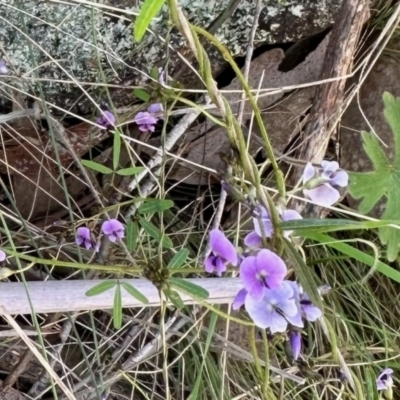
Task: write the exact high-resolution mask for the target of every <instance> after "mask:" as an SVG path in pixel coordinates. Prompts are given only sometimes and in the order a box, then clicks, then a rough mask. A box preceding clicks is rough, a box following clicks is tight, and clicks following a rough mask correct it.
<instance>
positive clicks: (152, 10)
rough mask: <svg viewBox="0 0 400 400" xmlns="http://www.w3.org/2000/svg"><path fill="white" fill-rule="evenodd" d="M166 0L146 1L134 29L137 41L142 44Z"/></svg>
mask: <svg viewBox="0 0 400 400" xmlns="http://www.w3.org/2000/svg"><path fill="white" fill-rule="evenodd" d="M164 2H165V0H145V1H144V3H143V5H142V7H141V9H140V11H139V15H138V17H137V18H136V21H135V23H134V28H133V34H134V37H135V40H136V41H137V42H140V41H141V40H142V38H143V36H144V34H145V32H146V29H147V28H148V27H149V25H150V22H151V20H152V19H153V18H154V17H155V16H156V15H157V14H158V13H159V11H160V10H161V7H162V6H163V4H164Z"/></svg>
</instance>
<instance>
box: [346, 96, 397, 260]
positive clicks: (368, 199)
mask: <svg viewBox="0 0 400 400" xmlns="http://www.w3.org/2000/svg"><path fill="white" fill-rule="evenodd" d="M383 103H384V106H385V109H384V114H385V117H386V120H387V122H388V123H389V125H390V127H391V128H392V132H393V137H394V144H395V156H394V160H391V159H388V158H387V156H386V154H385V153H386V151H385V150H384V149H383V148H382V146H381V144H380V142H379V141H378V139H377V138H376V136H375V135H374V134H372V133H367V132H362V138H363V142H364V146H363V147H364V150H365V152H366V153H367V155H368V157H369V158H370V159H371V161H372V163H373V166H374V171H371V172H352V173H350V186H349V192H350V194H351V195H352V196H353V197H354V198H355V199H362V201H361V204H360V206H359V211H360V212H361V213H363V214H366V213H368V212H369V211H371V210H372V208H373V207H374V206H375V205H376V204H377V203H378V201H380V200H381V199H382V198H384V199H385V200H386V209H385V212H384V213H383V215H382V219H383V220H392V221H396V220H397V221H398V220H399V219H400V98H394V97H393V96H392V95H391V94H390V93H387V92H385V93H384V94H383ZM378 134H379V132H378ZM379 237H380V239H381V242H382V243H383V244H384V245H386V247H387V258H388V260H389V261H394V260H395V259H396V257H397V254H398V249H399V244H400V230H398V229H396V228H391V227H383V228H380V229H379Z"/></svg>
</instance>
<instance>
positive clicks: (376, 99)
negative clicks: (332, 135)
mask: <svg viewBox="0 0 400 400" xmlns="http://www.w3.org/2000/svg"><path fill="white" fill-rule="evenodd" d="M355 80H356V78H354V80H353V82H350V83H354V81H355ZM385 91H387V92H389V93H391V94H393V95H394V96H395V97H399V96H400V64H399V61H398V60H397V59H393V58H391V57H389V56H382V57H381V59H380V60H378V62H377V63H376V64H375V66H374V67H373V69H372V70H371V72H370V74H369V75H368V77H367V79H366V80H365V82H364V84H363V85H362V87H361V89H360V92H359V95H358V98H357V97H356V98H354V99H353V101H352V102H351V104H350V105H349V107H348V108H347V110H346V112H345V113H344V115H343V117H342V121H341V129H340V143H341V146H340V149H341V157H340V161H341V164H340V165H341V167H342V168H344V169H348V170H350V171H357V172H361V171H362V172H366V171H371V170H372V169H373V166H372V164H371V160H370V159H369V157H368V156H367V155H366V154H365V152H364V149H363V142H362V138H361V131H367V132H371V131H372V129H371V127H372V128H373V130H374V131H375V134H376V135H377V136H378V137H379V138H380V140H381V141H383V143H385V145H386V146H387V147H385V148H384V149H385V150H384V151H385V153H386V154H387V156H388V157H389V158H393V156H394V139H393V133H392V131H391V129H390V127H389V125H388V123H387V122H386V119H385V116H384V114H383V107H384V105H383V100H382V95H383V93H384V92H385ZM358 100H359V104H358ZM360 108H361V110H362V112H363V114H364V115H363V114H362V113H361V111H360ZM367 121H368V122H369V124H368V122H367ZM348 201H349V203H350V205H351V206H352V207H356V206H357V204H358V202H357V201H355V200H354V199H352V198H351V196H348ZM382 206H384V204H383V205H382V204H381V205H380V204H378V205H377V206H376V207H375V208H374V210H373V212H372V215H374V216H376V217H379V215H381V214H382V211H383V210H382Z"/></svg>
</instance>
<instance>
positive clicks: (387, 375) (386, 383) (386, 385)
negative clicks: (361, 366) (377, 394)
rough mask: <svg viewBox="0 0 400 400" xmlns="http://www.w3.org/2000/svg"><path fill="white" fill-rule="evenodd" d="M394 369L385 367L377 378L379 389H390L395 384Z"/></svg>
mask: <svg viewBox="0 0 400 400" xmlns="http://www.w3.org/2000/svg"><path fill="white" fill-rule="evenodd" d="M392 375H393V370H392V369H391V368H385V369H384V370H383V371H382V372H381V373H380V374H379V375H378V378H377V379H376V388H377V389H378V390H388V389H390V388H391V387H392V386H393V378H392Z"/></svg>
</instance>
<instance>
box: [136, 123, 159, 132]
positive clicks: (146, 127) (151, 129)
mask: <svg viewBox="0 0 400 400" xmlns="http://www.w3.org/2000/svg"><path fill="white" fill-rule="evenodd" d="M139 130H141V131H142V132H154V131H155V130H156V127H155V126H154V125H139Z"/></svg>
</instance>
